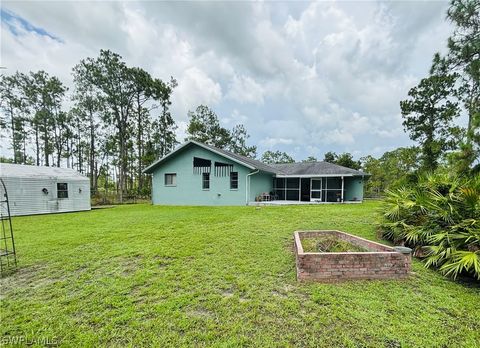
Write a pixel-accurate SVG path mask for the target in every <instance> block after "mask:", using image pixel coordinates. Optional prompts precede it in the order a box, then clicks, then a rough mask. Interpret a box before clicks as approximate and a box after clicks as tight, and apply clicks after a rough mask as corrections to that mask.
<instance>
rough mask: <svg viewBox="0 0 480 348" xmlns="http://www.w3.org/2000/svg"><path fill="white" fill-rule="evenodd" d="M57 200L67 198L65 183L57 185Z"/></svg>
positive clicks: (66, 185)
mask: <svg viewBox="0 0 480 348" xmlns="http://www.w3.org/2000/svg"><path fill="white" fill-rule="evenodd" d="M57 198H68V184H67V183H60V182H59V183H57Z"/></svg>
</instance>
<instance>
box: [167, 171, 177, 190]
mask: <svg viewBox="0 0 480 348" xmlns="http://www.w3.org/2000/svg"><path fill="white" fill-rule="evenodd" d="M167 177H171V178H172V183H171V184H168V183H167ZM164 184H165V186H167V187H175V186H177V173H165V176H164Z"/></svg>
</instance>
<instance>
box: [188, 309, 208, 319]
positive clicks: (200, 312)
mask: <svg viewBox="0 0 480 348" xmlns="http://www.w3.org/2000/svg"><path fill="white" fill-rule="evenodd" d="M187 315H188V316H189V317H193V318H213V317H214V315H213V313H212V312H211V311H209V310H208V309H205V308H196V309H193V310H190V311H188V312H187Z"/></svg>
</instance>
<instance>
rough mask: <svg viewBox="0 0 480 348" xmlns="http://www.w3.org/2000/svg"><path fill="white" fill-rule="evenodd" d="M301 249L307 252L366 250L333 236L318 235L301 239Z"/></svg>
mask: <svg viewBox="0 0 480 348" xmlns="http://www.w3.org/2000/svg"><path fill="white" fill-rule="evenodd" d="M302 247H303V251H304V252H307V253H342V252H366V251H368V250H367V249H365V248H362V247H360V246H358V245H354V244H351V243H348V242H346V241H344V240H342V239H339V238H336V237H334V236H319V237H311V238H303V239H302Z"/></svg>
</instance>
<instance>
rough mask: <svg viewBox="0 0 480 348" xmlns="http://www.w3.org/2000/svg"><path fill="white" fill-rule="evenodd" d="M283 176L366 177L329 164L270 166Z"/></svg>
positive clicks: (306, 163)
mask: <svg viewBox="0 0 480 348" xmlns="http://www.w3.org/2000/svg"><path fill="white" fill-rule="evenodd" d="M272 166H273V167H274V168H275V169H277V170H278V171H279V173H278V174H283V175H349V176H350V175H368V174H366V173H364V172H362V171H359V170H355V169H351V168H347V167H343V166H339V165H338V164H334V163H329V162H299V163H282V164H272Z"/></svg>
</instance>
